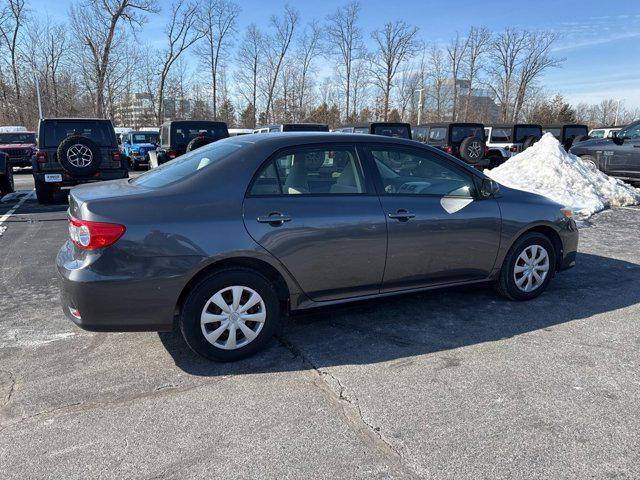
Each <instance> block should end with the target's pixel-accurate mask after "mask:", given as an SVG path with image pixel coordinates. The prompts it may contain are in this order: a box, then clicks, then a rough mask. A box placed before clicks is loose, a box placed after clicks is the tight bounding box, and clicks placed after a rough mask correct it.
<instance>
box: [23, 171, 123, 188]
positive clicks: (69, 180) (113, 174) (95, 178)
mask: <svg viewBox="0 0 640 480" xmlns="http://www.w3.org/2000/svg"><path fill="white" fill-rule="evenodd" d="M96 173H97V175H92V176H90V177H73V176H71V175H69V174H68V173H67V172H65V171H64V170H55V171H54V170H52V171H46V172H35V171H34V173H33V177H34V179H35V180H37V181H39V182H43V183H47V185H51V186H52V187H58V188H62V187H73V186H75V185H83V184H85V183H93V182H103V181H107V180H118V179H121V178H128V177H129V172H128V170H122V169H118V170H115V169H114V170H98V172H96ZM48 174H60V175H62V181H61V182H45V175H48Z"/></svg>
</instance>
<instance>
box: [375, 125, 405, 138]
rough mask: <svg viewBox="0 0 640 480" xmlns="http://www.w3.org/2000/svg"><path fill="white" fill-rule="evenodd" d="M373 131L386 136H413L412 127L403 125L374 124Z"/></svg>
mask: <svg viewBox="0 0 640 480" xmlns="http://www.w3.org/2000/svg"><path fill="white" fill-rule="evenodd" d="M372 133H373V134H374V135H384V136H385V137H395V138H409V139H410V138H411V129H409V128H408V127H403V126H402V125H374V127H373V132H372Z"/></svg>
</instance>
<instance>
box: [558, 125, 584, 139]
mask: <svg viewBox="0 0 640 480" xmlns="http://www.w3.org/2000/svg"><path fill="white" fill-rule="evenodd" d="M586 134H587V128H586V127H567V128H565V129H564V136H565V138H575V137H579V136H580V135H586Z"/></svg>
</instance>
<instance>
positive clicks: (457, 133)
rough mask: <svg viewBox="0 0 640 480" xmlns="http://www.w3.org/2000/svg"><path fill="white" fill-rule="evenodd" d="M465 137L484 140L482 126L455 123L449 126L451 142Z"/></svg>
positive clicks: (457, 141) (459, 140) (456, 141)
mask: <svg viewBox="0 0 640 480" xmlns="http://www.w3.org/2000/svg"><path fill="white" fill-rule="evenodd" d="M467 137H476V138H479V139H481V140H484V127H482V126H480V125H456V126H453V127H451V143H460V142H462V141H463V140H464V139H465V138H467Z"/></svg>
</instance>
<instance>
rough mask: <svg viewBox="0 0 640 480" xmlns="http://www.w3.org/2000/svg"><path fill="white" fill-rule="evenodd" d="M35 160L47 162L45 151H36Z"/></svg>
mask: <svg viewBox="0 0 640 480" xmlns="http://www.w3.org/2000/svg"><path fill="white" fill-rule="evenodd" d="M36 161H37V162H38V163H47V152H37V153H36Z"/></svg>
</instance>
